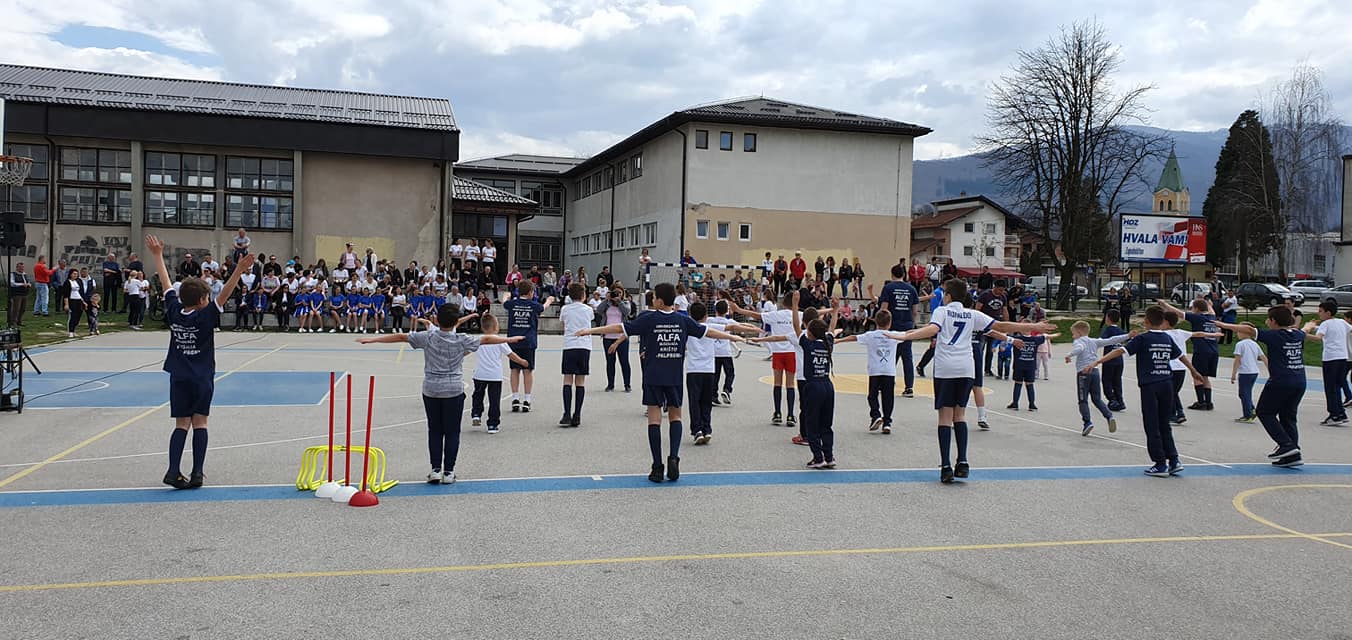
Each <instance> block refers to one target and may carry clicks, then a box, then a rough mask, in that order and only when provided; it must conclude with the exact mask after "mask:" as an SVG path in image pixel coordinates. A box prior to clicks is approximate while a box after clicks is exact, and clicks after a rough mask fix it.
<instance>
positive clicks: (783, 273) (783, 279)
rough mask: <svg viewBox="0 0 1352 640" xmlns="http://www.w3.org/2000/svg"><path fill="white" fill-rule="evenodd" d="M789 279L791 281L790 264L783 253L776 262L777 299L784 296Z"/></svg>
mask: <svg viewBox="0 0 1352 640" xmlns="http://www.w3.org/2000/svg"><path fill="white" fill-rule="evenodd" d="M788 279H789V263H788V262H787V261H786V260H784V254H782V253H781V254H780V255H779V259H777V260H775V276H774V287H775V297H776V298H778V297H779V296H782V295H784V288H785V285H786V284H788ZM772 311H773V309H772Z"/></svg>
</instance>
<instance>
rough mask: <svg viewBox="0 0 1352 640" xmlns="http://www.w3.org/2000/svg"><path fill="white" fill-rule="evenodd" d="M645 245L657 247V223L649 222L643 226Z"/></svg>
mask: <svg viewBox="0 0 1352 640" xmlns="http://www.w3.org/2000/svg"><path fill="white" fill-rule="evenodd" d="M643 244H644V245H646V246H649V247H655V246H657V223H656V222H649V223H646V224H644V225H643Z"/></svg>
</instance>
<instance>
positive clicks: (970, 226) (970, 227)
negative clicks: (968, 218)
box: [962, 222, 976, 233]
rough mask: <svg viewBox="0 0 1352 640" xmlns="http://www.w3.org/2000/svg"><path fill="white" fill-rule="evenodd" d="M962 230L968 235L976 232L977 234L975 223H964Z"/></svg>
mask: <svg viewBox="0 0 1352 640" xmlns="http://www.w3.org/2000/svg"><path fill="white" fill-rule="evenodd" d="M962 230H963V231H964V232H966V233H974V232H976V223H975V222H964V223H962Z"/></svg>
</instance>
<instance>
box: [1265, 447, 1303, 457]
mask: <svg viewBox="0 0 1352 640" xmlns="http://www.w3.org/2000/svg"><path fill="white" fill-rule="evenodd" d="M1298 455H1300V447H1283V446H1281V445H1278V446H1277V447H1276V448H1275V449H1273V450H1272V453H1269V454H1268V458H1270V459H1272V460H1280V459H1282V458H1286V457H1288V456H1298Z"/></svg>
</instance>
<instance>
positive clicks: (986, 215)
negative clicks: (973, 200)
mask: <svg viewBox="0 0 1352 640" xmlns="http://www.w3.org/2000/svg"><path fill="white" fill-rule="evenodd" d="M940 213H943V210H940ZM967 223H972V225H973V226H972V232H971V233H968V232H966V231H963V229H965V228H966V227H965V225H966V224H967ZM987 224H994V225H995V233H994V234H993V235H989V237H987V238H986V241H987V244H989V245H991V246H993V247H994V248H995V255H993V256H987V257H985V259H984V262H983V261H982V248H981V241H982V236H983V235H987V234H985V233H984V231H983V229H984V227H985V225H987ZM948 228H949V242H948V245H947V246H945V247H944V250H945V251H946V252H947V253H948V255H950V256H952V257H953V262H954V264H957V265H958V266H960V267H978V266H987V267H1003V266H1004V260H1005V258H1004V256H1005V216H1004V214H1002V213H1000V212H999V211H997V210H995V209H992V208H991V207H987V206H983V207H981V208H980V209H977V210H976V211H973V212H972V213H969V214H967V215H966V216H965V217H963V218H961V219H959V220H956V221H954V222H953V223H952V224H950V225H948ZM968 246H971V247H975V249H974V251H973V253H974V254H975V255H971V256H968V255H967V254H966V249H964V247H968Z"/></svg>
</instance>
